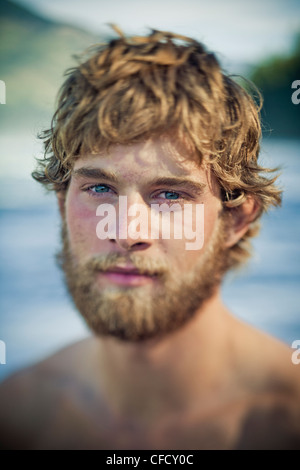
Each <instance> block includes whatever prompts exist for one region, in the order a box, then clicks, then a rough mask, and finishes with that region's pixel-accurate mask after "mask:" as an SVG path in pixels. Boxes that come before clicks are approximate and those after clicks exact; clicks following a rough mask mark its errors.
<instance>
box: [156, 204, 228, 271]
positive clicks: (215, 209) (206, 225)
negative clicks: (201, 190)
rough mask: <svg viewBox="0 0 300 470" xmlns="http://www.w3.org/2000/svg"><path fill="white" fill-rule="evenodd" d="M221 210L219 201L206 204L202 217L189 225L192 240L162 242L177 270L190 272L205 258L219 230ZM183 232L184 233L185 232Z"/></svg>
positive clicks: (185, 238)
mask: <svg viewBox="0 0 300 470" xmlns="http://www.w3.org/2000/svg"><path fill="white" fill-rule="evenodd" d="M220 210H221V204H220V201H219V200H217V199H216V200H212V201H211V202H210V203H204V205H203V212H201V217H200V216H199V217H193V219H192V220H193V223H191V224H187V227H188V229H190V234H194V235H193V238H192V239H191V238H190V236H189V237H188V238H187V237H185V236H184V235H183V237H182V238H181V239H179V240H175V239H174V238H172V239H171V240H162V241H161V244H162V250H163V252H164V254H165V255H167V256H168V257H169V259H172V260H173V266H174V268H175V269H179V270H180V271H181V272H183V271H189V270H190V269H192V268H193V266H194V265H195V263H196V262H197V261H198V260H199V259H200V258H201V257H202V256H203V254H204V252H205V251H206V249H207V246H208V245H209V243H210V241H211V239H212V236H213V233H214V230H216V229H217V225H218V219H219V212H220ZM182 232H183V233H184V230H182ZM188 247H189V248H188Z"/></svg>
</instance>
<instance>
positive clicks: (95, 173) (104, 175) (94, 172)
mask: <svg viewBox="0 0 300 470" xmlns="http://www.w3.org/2000/svg"><path fill="white" fill-rule="evenodd" d="M73 176H74V177H75V178H80V177H81V178H93V179H101V180H105V181H112V182H113V183H117V182H118V181H119V180H118V178H117V176H116V175H115V173H112V172H110V171H104V170H101V169H100V168H92V167H85V166H84V167H81V168H78V170H74V171H73Z"/></svg>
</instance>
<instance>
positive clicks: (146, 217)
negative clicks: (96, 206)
mask: <svg viewBox="0 0 300 470" xmlns="http://www.w3.org/2000/svg"><path fill="white" fill-rule="evenodd" d="M149 222H150V206H149V205H148V204H147V203H146V202H145V201H144V199H143V198H142V197H141V196H140V195H139V194H138V193H133V194H130V195H129V196H128V195H126V196H119V204H118V208H117V227H116V237H115V238H110V242H111V243H115V244H117V245H118V246H119V247H120V248H122V249H123V250H126V251H140V250H146V249H147V248H150V246H151V245H152V240H151V239H150V230H149Z"/></svg>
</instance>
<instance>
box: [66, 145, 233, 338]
mask: <svg viewBox="0 0 300 470" xmlns="http://www.w3.org/2000/svg"><path fill="white" fill-rule="evenodd" d="M190 157H191V156H190V155H189V151H188V150H187V149H186V148H185V147H184V146H183V145H180V146H179V145H178V144H176V143H175V142H173V141H172V140H171V139H170V138H167V137H160V138H159V139H151V140H148V141H146V142H143V143H136V144H132V145H130V146H122V145H118V146H115V147H113V148H111V150H110V151H109V153H106V154H104V153H103V154H101V155H100V154H99V155H88V156H85V157H81V158H79V159H78V160H76V163H75V165H74V168H73V173H72V177H71V181H70V184H69V187H68V190H67V194H66V198H65V206H64V214H65V215H64V220H63V250H62V254H61V259H62V265H63V269H64V271H65V275H66V281H67V285H68V288H69V291H70V293H71V295H72V297H73V299H74V302H75V304H76V306H77V308H78V309H79V311H80V312H81V314H82V315H83V317H84V318H85V320H86V321H87V323H88V325H89V326H90V327H91V328H92V329H93V330H94V332H95V333H96V334H100V335H102V334H109V335H113V336H115V337H118V338H121V339H126V340H129V341H137V340H141V339H148V338H153V337H157V336H161V335H164V334H166V333H168V332H171V331H173V330H175V329H178V328H179V327H180V326H182V325H183V324H185V323H186V322H187V321H188V319H189V318H191V317H192V316H193V315H194V314H195V313H196V312H197V311H198V310H199V309H200V307H201V306H202V305H203V302H204V301H205V300H207V299H208V298H210V297H211V296H212V294H213V293H214V292H215V289H216V287H217V286H218V284H219V282H220V278H221V271H222V268H223V265H224V260H225V258H226V251H225V249H224V248H223V246H224V233H225V231H224V223H223V219H222V218H221V217H220V214H221V210H222V204H221V200H220V191H219V187H218V185H217V183H216V181H215V179H214V178H213V175H212V174H211V171H210V169H209V165H206V164H205V163H204V164H203V165H202V166H201V168H200V167H199V166H198V165H197V164H196V162H195V161H193V160H192V159H191V158H190ZM120 196H122V197H123V198H122V199H123V200H124V196H126V202H127V207H128V213H129V208H130V207H134V204H140V206H139V207H140V208H141V207H142V209H143V211H142V212H143V217H144V222H145V223H144V222H143V219H141V225H142V226H143V227H139V228H138V227H137V229H138V230H139V232H140V233H139V235H138V236H136V235H135V236H131V235H130V234H129V235H128V233H127V234H126V232H128V230H127V229H128V228H129V224H130V223H132V220H133V219H134V217H132V216H131V217H130V216H128V213H127V214H125V213H124V210H123V212H122V213H121V214H120V216H119V209H120V199H121V198H119V197H120ZM163 203H165V204H167V207H172V205H173V204H175V203H176V204H179V206H177V208H178V209H177V210H179V211H180V208H182V209H184V207H185V205H186V204H188V205H189V207H190V208H192V211H191V213H192V219H191V220H192V222H191V223H190V224H189V225H190V228H193V229H194V230H196V229H197V230H198V231H199V230H203V234H204V243H203V246H201V247H197V248H196V249H192V250H191V249H187V246H188V245H187V244H188V243H190V242H191V240H190V239H188V238H187V237H186V235H185V230H184V229H183V230H182V236H181V237H179V238H175V236H174V233H173V231H172V229H173V228H174V224H173V222H174V220H175V219H172V217H171V224H170V225H171V227H170V228H171V230H170V237H167V238H166V237H162V236H161V235H162V234H161V233H160V234H159V238H156V237H155V238H153V237H152V238H151V211H152V210H153V209H151V205H153V204H159V205H161V204H163ZM101 204H108V205H110V207H113V208H114V209H115V211H116V214H117V219H116V232H115V234H114V233H113V232H111V233H110V234H109V237H108V238H107V239H104V240H101V239H99V237H98V236H97V232H96V229H97V225H98V223H99V220H100V219H101V217H99V215H97V214H96V211H97V208H98V206H99V205H101ZM201 204H203V206H202V207H204V225H203V220H202V221H201V223H200V224H199V220H197V218H196V208H197V205H201ZM152 207H153V206H152ZM198 207H199V206H198ZM137 214H138V213H137ZM174 217H175V216H174ZM146 219H147V221H146ZM179 220H180V219H179ZM184 221H185V219H184V218H183V223H184ZM147 223H149V226H148V228H147ZM141 229H142V230H141ZM129 232H130V231H129ZM141 232H142V233H141ZM124 234H126V236H124Z"/></svg>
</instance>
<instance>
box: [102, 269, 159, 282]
mask: <svg viewBox="0 0 300 470" xmlns="http://www.w3.org/2000/svg"><path fill="white" fill-rule="evenodd" d="M101 278H102V279H103V278H104V279H106V280H107V281H108V282H109V283H113V284H119V285H129V286H141V285H145V284H147V283H149V282H152V281H153V279H154V278H155V274H154V275H153V274H149V273H142V272H140V271H139V270H138V269H137V268H136V267H135V266H132V265H126V266H113V267H111V268H108V269H107V270H106V271H105V272H102V273H101Z"/></svg>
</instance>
